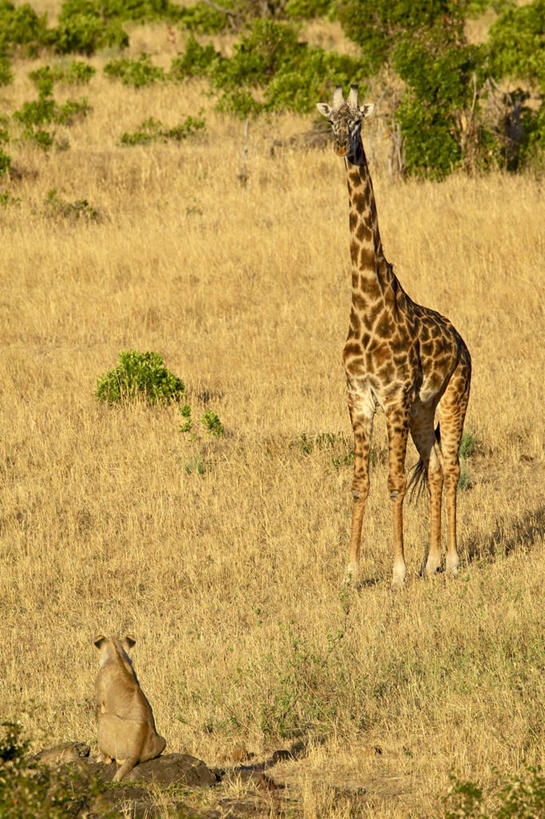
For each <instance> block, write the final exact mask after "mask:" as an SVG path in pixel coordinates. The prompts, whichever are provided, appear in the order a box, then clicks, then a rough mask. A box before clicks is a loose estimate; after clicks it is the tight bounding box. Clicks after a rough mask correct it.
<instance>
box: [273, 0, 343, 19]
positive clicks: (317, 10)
mask: <svg viewBox="0 0 545 819" xmlns="http://www.w3.org/2000/svg"><path fill="white" fill-rule="evenodd" d="M334 11H335V8H334V0H333V2H332V0H288V2H287V3H286V8H285V13H286V16H287V17H292V18H294V19H296V20H312V19H314V18H315V17H328V16H332V15H333V14H334Z"/></svg>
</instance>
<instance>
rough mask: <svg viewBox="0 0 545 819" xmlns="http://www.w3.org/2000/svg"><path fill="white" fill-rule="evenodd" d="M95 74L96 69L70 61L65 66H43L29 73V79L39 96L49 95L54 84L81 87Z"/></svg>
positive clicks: (87, 64) (79, 61) (77, 61)
mask: <svg viewBox="0 0 545 819" xmlns="http://www.w3.org/2000/svg"><path fill="white" fill-rule="evenodd" d="M94 74H96V68H94V67H93V66H92V65H89V63H84V62H81V60H72V62H70V63H68V64H67V65H43V66H42V67H41V68H37V69H35V70H34V71H30V72H29V75H28V76H29V77H30V79H31V80H32V82H33V83H35V85H36V86H37V88H38V91H39V92H40V94H42V95H43V94H50V93H52V90H53V84H54V83H56V82H61V83H65V84H66V85H83V84H85V83H88V82H89V80H90V79H91V77H92V76H93V75H94Z"/></svg>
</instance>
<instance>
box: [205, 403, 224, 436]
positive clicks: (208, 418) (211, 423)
mask: <svg viewBox="0 0 545 819" xmlns="http://www.w3.org/2000/svg"><path fill="white" fill-rule="evenodd" d="M199 420H200V422H201V424H204V426H205V427H206V431H207V432H208V433H209V434H210V435H213V436H215V437H216V438H221V437H223V435H225V431H224V429H223V424H222V423H221V421H220V419H219V417H218V416H217V415H216V413H215V412H212V410H206V412H205V413H204V415H203V416H202V417H201V418H200V419H199Z"/></svg>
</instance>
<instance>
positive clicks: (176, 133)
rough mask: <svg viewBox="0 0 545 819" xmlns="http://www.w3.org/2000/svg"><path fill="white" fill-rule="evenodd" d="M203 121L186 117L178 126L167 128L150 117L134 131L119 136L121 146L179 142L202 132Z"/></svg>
mask: <svg viewBox="0 0 545 819" xmlns="http://www.w3.org/2000/svg"><path fill="white" fill-rule="evenodd" d="M204 129H205V121H204V120H203V119H197V118H196V117H191V116H190V117H186V118H185V120H184V121H183V122H181V123H180V124H179V125H173V126H172V127H170V128H169V127H167V126H166V125H163V123H162V122H160V121H159V120H157V119H154V118H153V117H150V118H149V119H146V120H144V122H142V123H141V124H140V125H139V126H138V128H137V129H136V131H132V132H129V131H125V132H124V133H123V134H122V135H121V144H122V145H147V144H148V143H150V142H168V141H169V140H175V141H176V142H180V141H181V140H183V139H187V138H188V137H191V136H194V135H195V134H197V133H199V132H202V131H204Z"/></svg>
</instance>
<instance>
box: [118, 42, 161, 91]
mask: <svg viewBox="0 0 545 819" xmlns="http://www.w3.org/2000/svg"><path fill="white" fill-rule="evenodd" d="M104 73H105V74H107V75H108V76H109V77H117V78H119V79H120V80H121V82H122V83H123V85H132V86H133V87H134V88H141V87H142V86H144V85H151V83H154V82H160V81H162V80H164V79H165V72H164V71H163V69H162V68H161V67H160V66H157V65H153V63H152V62H151V57H150V55H149V54H146V53H145V52H144V51H143V52H142V53H141V54H140V57H139V58H138V59H137V60H131V59H128V58H123V57H121V58H119V59H117V60H110V62H108V63H106V65H105V66H104Z"/></svg>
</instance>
